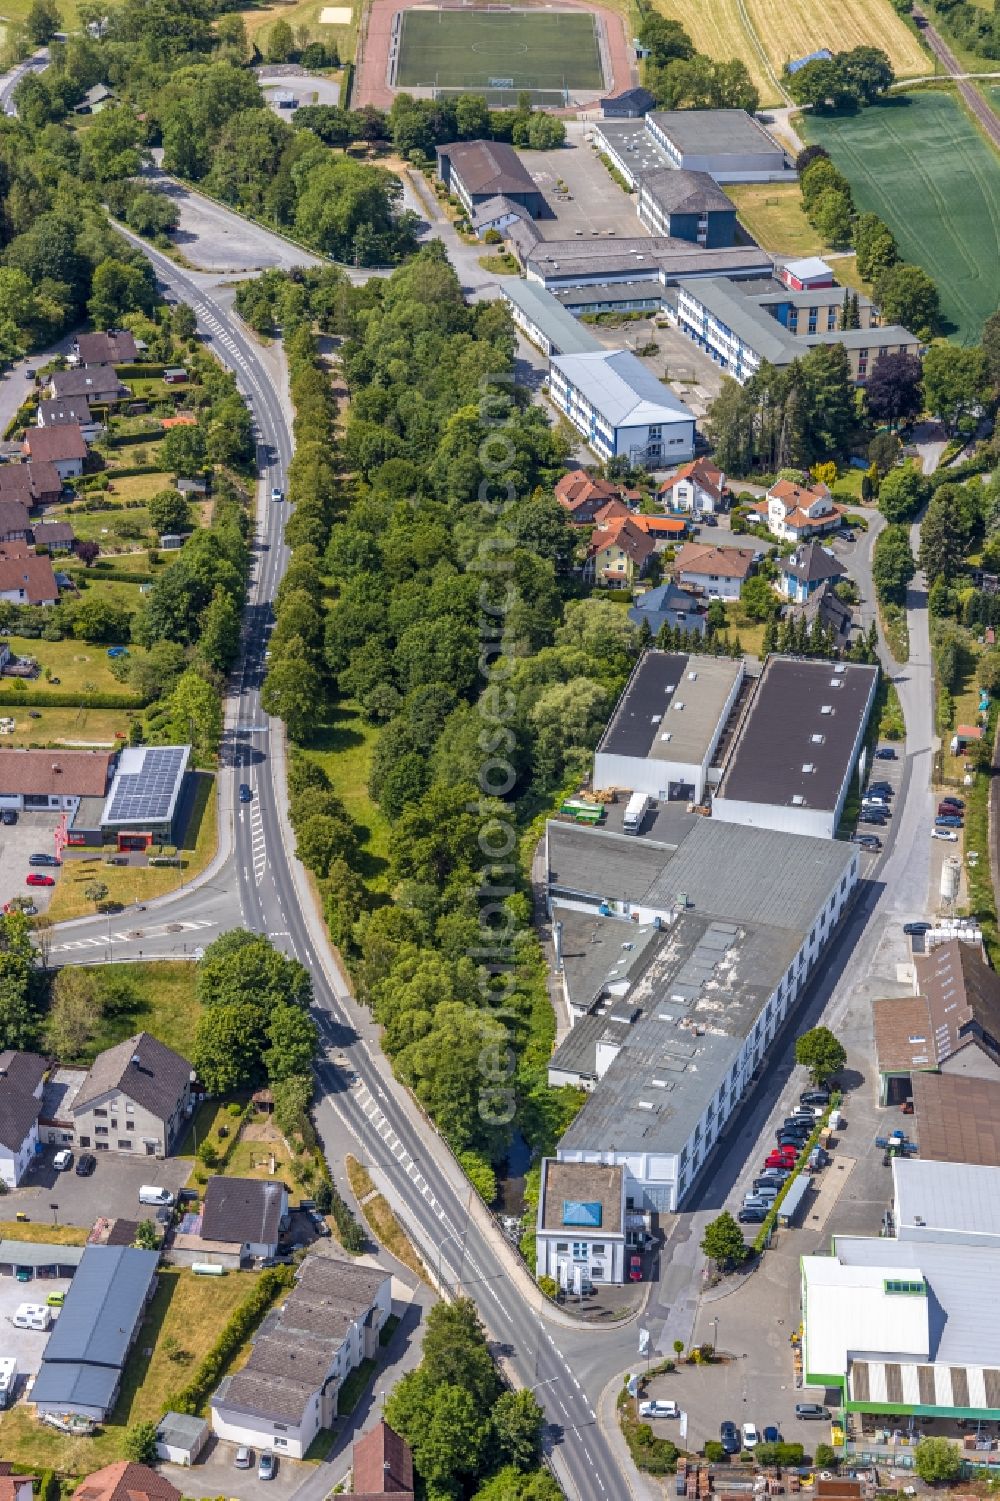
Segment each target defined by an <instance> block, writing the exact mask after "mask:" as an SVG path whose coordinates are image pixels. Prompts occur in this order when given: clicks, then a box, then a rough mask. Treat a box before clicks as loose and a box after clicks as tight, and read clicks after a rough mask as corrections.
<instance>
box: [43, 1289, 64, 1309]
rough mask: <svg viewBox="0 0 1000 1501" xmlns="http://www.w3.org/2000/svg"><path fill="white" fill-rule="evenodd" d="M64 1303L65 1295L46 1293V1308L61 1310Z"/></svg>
mask: <svg viewBox="0 0 1000 1501" xmlns="http://www.w3.org/2000/svg"><path fill="white" fill-rule="evenodd" d="M65 1301H66V1294H65V1293H48V1294H47V1295H46V1298H45V1306H46V1307H47V1308H61V1307H62V1306H63V1304H64V1303H65Z"/></svg>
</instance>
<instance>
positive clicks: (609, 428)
mask: <svg viewBox="0 0 1000 1501" xmlns="http://www.w3.org/2000/svg"><path fill="white" fill-rule="evenodd" d="M549 397H550V400H551V401H552V403H553V405H554V406H555V407H556V408H557V410H559V411H560V412H562V413H563V414H564V415H565V416H566V417H568V418H569V420H570V422H571V423H572V424H573V426H574V427H575V428H576V429H577V431H578V432H580V433H582V434H583V437H584V438H585V440H586V442H587V443H588V444H589V446H590V447H591V448H592V449H593V450H594V452H595V453H596V454H597V455H598V457H599V458H601V459H605V460H606V459H610V458H614V457H616V456H618V455H621V456H623V457H626V458H628V459H629V460H630V461H631V462H632V463H634V464H642V465H645V466H646V467H647V468H649V469H662V468H665V467H666V466H667V465H668V464H673V463H676V462H678V461H684V460H686V459H690V458H693V457H694V415H693V414H692V412H691V411H690V410H689V409H688V408H687V407H686V406H685V405H684V403H683V402H682V401H680V400H679V399H678V398H677V397H676V396H675V395H674V394H673V392H672V391H671V390H670V388H669V386H665V385H664V384H663V383H662V381H659V380H657V378H656V376H655V375H654V374H653V373H652V371H651V370H649V369H648V368H647V367H646V366H645V365H644V364H643V363H642V361H641V360H640V359H639V358H638V357H637V356H636V355H634V354H632V352H631V351H630V350H627V349H602V350H600V351H598V352H596V353H592V354H565V355H555V356H553V357H552V358H551V359H550V360H549Z"/></svg>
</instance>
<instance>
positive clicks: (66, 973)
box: [45, 965, 103, 1063]
mask: <svg viewBox="0 0 1000 1501" xmlns="http://www.w3.org/2000/svg"><path fill="white" fill-rule="evenodd" d="M102 1013H103V1006H102V1004H101V997H100V992H99V987H98V985H97V981H96V979H95V977H94V975H93V974H92V973H91V972H90V971H89V970H86V969H80V968H78V967H76V966H74V965H67V966H65V967H64V968H63V969H60V970H58V971H57V973H56V977H55V980H54V981H53V984H52V999H51V1002H50V1004H49V1013H48V1016H47V1017H46V1018H45V1045H46V1047H47V1048H48V1049H49V1051H50V1052H51V1053H52V1055H53V1057H55V1058H61V1059H63V1060H64V1061H65V1062H67V1063H69V1062H73V1061H74V1060H75V1059H77V1058H80V1057H82V1056H83V1054H84V1053H85V1051H86V1049H87V1046H88V1044H89V1043H91V1042H92V1041H93V1040H94V1038H95V1037H96V1036H97V1032H98V1029H99V1027H100V1024H101V1016H102Z"/></svg>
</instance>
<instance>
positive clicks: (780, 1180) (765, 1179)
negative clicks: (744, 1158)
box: [753, 1168, 791, 1193]
mask: <svg viewBox="0 0 1000 1501" xmlns="http://www.w3.org/2000/svg"><path fill="white" fill-rule="evenodd" d="M790 1177H791V1174H790V1173H789V1171H788V1169H787V1168H775V1170H774V1172H773V1173H772V1172H767V1173H761V1175H760V1177H759V1178H755V1179H754V1180H753V1186H754V1192H755V1193H763V1191H764V1189H765V1188H781V1186H782V1185H783V1184H784V1183H785V1182H786V1181H787V1180H788V1178H790Z"/></svg>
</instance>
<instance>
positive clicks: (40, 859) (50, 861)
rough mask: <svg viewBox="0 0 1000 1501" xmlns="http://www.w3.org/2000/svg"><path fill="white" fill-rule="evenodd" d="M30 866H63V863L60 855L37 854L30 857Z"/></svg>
mask: <svg viewBox="0 0 1000 1501" xmlns="http://www.w3.org/2000/svg"><path fill="white" fill-rule="evenodd" d="M28 864H29V865H61V864H62V861H61V860H60V859H59V857H58V855H39V854H35V855H29V856H28Z"/></svg>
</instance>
